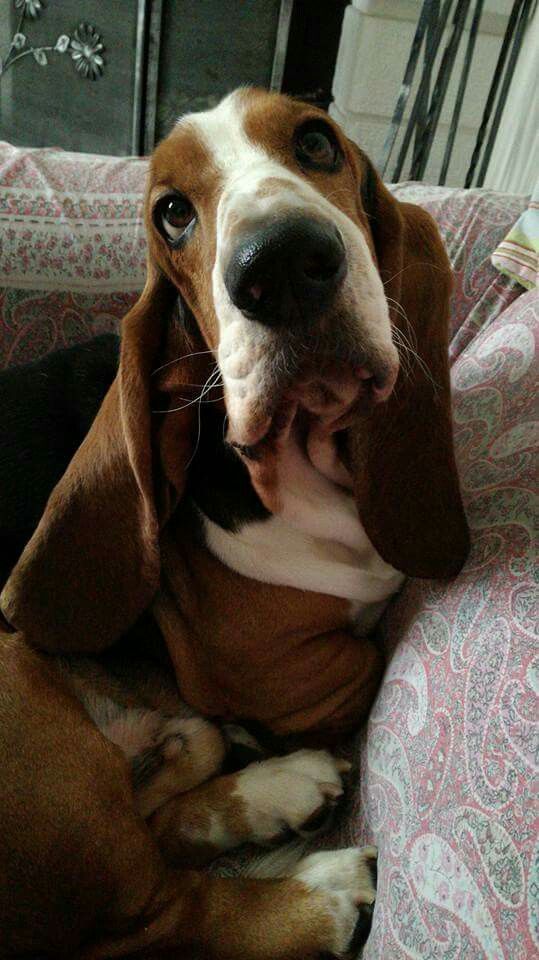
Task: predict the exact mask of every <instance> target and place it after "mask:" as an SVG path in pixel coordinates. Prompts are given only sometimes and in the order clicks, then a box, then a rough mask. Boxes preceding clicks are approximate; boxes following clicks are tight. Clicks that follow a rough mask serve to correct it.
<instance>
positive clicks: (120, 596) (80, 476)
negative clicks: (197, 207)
mask: <svg viewBox="0 0 539 960" xmlns="http://www.w3.org/2000/svg"><path fill="white" fill-rule="evenodd" d="M177 301H178V291H177V289H176V288H175V286H174V285H173V284H172V283H171V282H170V280H168V279H167V277H166V276H165V275H164V274H163V273H162V272H161V271H160V270H159V268H158V266H157V265H156V264H155V263H153V262H152V260H151V259H150V262H149V264H148V278H147V282H146V286H145V289H144V291H143V293H142V295H141V297H140V299H139V300H138V302H137V303H136V304H135V306H134V307H133V308H132V309H131V310H130V312H129V314H128V315H127V316H126V317H125V319H124V322H123V329H122V345H121V355H120V366H119V370H118V374H117V376H116V379H115V380H114V382H113V384H112V386H111V387H110V389H109V392H108V393H107V395H106V397H105V399H104V401H103V404H102V406H101V408H100V410H99V412H98V414H97V417H96V419H95V420H94V423H93V425H92V427H91V429H90V431H89V433H88V435H87V436H86V438H85V440H84V441H83V443H82V444H81V446H80V447H79V449H78V451H77V453H76V454H75V456H74V458H73V460H72V461H71V463H70V465H69V467H68V468H67V471H66V472H65V474H64V476H63V477H62V479H61V480H60V482H59V483H58V484H57V486H56V487H55V489H54V490H53V492H52V494H51V496H50V498H49V501H48V503H47V506H46V508H45V512H44V514H43V517H42V518H41V521H40V524H39V526H38V528H37V530H36V531H35V533H34V535H33V537H32V539H31V540H30V542H29V543H28V544H27V545H26V548H25V550H24V553H23V555H22V557H21V558H20V560H19V562H18V564H17V565H16V567H15V569H14V570H13V572H12V574H11V576H10V578H9V580H8V582H7V584H6V586H5V588H4V590H3V592H2V595H1V597H0V604H1V606H2V610H3V612H4V614H5V618H6V620H7V621H8V622H9V623H10V624H11V625H12V626H13V627H14V628H15V629H17V630H21V631H22V632H23V633H24V635H25V638H26V639H27V640H28V641H29V642H30V643H32V644H34V645H35V646H37V647H39V648H41V649H45V650H48V651H50V652H78V653H89V652H96V651H98V650H103V649H105V648H106V647H107V646H110V644H111V643H113V642H114V641H115V640H117V639H119V637H120V635H121V634H122V633H123V632H125V631H126V630H127V629H128V628H129V627H131V626H132V625H133V623H134V622H135V621H136V619H137V618H138V617H139V616H140V614H141V613H142V612H143V611H144V610H145V609H146V608H147V607H148V605H149V604H150V602H151V600H152V598H153V595H154V594H155V592H156V591H157V588H158V585H159V577H160V554H159V531H160V528H162V526H163V525H164V524H165V523H166V521H167V519H168V518H169V517H170V515H171V513H172V511H173V510H174V508H175V506H176V505H177V503H178V502H179V500H180V498H181V496H182V494H183V491H184V488H185V485H186V482H187V470H188V467H189V464H190V462H191V460H192V457H193V452H194V445H196V435H197V406H196V399H197V397H198V395H199V394H200V389H201V388H200V387H199V386H198V384H200V385H202V384H204V383H205V382H207V380H208V373H209V372H211V371H212V369H213V367H214V364H213V358H212V355H211V354H210V351H209V350H208V348H207V344H205V343H204V341H203V340H202V337H201V335H200V333H199V332H198V328H197V326H196V324H195V323H194V322H193V323H191V322H190V314H189V311H188V310H187V309H186V308H185V311H184V314H185V315H183V316H182V317H180V318H179V319H178V318H177V317H176V316H175V309H176V304H177ZM210 357H211V359H210Z"/></svg>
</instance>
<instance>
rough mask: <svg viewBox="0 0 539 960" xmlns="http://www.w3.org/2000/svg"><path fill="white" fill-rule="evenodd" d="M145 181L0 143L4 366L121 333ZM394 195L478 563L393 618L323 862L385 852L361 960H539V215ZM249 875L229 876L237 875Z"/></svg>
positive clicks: (444, 194)
mask: <svg viewBox="0 0 539 960" xmlns="http://www.w3.org/2000/svg"><path fill="white" fill-rule="evenodd" d="M145 170H146V165H145V162H144V161H141V160H137V159H116V158H105V157H86V156H83V155H79V154H64V153H61V152H58V151H38V150H35V151H34V150H33V151H27V150H26V151H24V150H18V149H16V148H13V147H9V146H8V145H6V144H0V183H1V184H2V190H1V198H0V220H1V221H2V223H1V227H0V365H2V366H7V365H10V364H13V363H20V362H23V361H25V360H28V359H32V358H34V357H36V356H39V355H41V354H43V353H45V352H47V351H49V350H53V349H55V348H57V347H59V346H64V345H68V344H70V343H74V342H77V341H80V340H84V339H87V338H89V337H91V336H93V335H94V334H96V333H98V332H103V331H106V330H111V329H115V328H116V327H117V324H118V321H119V319H120V318H121V317H122V315H123V314H124V313H125V311H126V310H127V309H128V307H129V306H130V305H131V304H132V303H133V301H134V299H135V298H136V295H137V291H138V290H139V289H140V288H141V286H142V282H143V276H144V257H145V248H144V238H143V235H142V230H141V204H142V189H143V182H144V176H145ZM392 189H394V191H395V193H396V195H397V196H398V197H399V199H401V200H410V201H412V202H415V203H420V204H421V205H422V206H425V207H426V208H427V209H428V210H429V211H430V212H431V213H432V214H433V216H434V217H435V219H436V220H437V221H438V224H439V226H440V229H441V232H442V235H443V237H444V240H445V243H446V246H447V249H448V252H449V256H450V259H451V262H452V264H453V267H454V270H455V292H454V297H453V309H452V333H453V337H452V342H451V358H452V360H453V389H454V410H455V430H456V445H457V454H458V460H459V464H460V471H461V477H462V486H463V493H464V497H465V503H466V508H467V512H468V517H469V521H470V525H471V530H472V539H473V547H472V552H471V555H470V558H469V560H468V563H467V565H466V567H465V569H464V570H463V572H462V573H461V574H460V576H459V577H458V578H457V579H456V580H455V581H453V582H451V583H441V582H428V581H419V580H416V581H409V582H408V583H407V584H406V585H405V587H404V589H403V590H402V592H401V594H400V596H399V597H398V598H397V600H396V601H395V603H394V604H393V605H392V607H391V609H390V610H389V612H388V615H387V616H386V618H385V621H384V623H383V627H382V630H381V634H382V636H381V642H384V643H385V646H386V649H387V654H388V666H387V671H386V675H385V678H384V682H383V685H382V688H381V690H380V693H379V696H378V698H377V701H376V703H375V706H374V709H373V711H372V715H371V717H370V720H369V724H368V728H367V729H366V730H364V731H363V732H362V733H361V735H360V736H359V737H358V740H357V742H356V743H354V744H353V745H348V746H344V747H343V749H347V750H348V752H349V753H350V755H351V756H353V758H354V760H355V761H356V767H355V777H354V778H353V780H352V789H351V791H350V792H349V795H348V800H347V805H346V807H345V809H344V810H343V811H342V815H341V817H340V820H339V823H338V825H337V826H336V828H335V829H334V831H333V832H332V834H331V835H330V836H326V837H325V838H324V840H323V845H324V846H334V845H336V844H343V845H344V844H350V843H360V842H375V843H376V844H377V845H378V847H379V856H380V863H379V872H378V878H379V880H378V882H379V891H378V899H377V903H376V909H375V912H374V922H373V930H372V933H371V936H370V938H369V941H368V944H367V946H366V948H365V951H364V956H365V958H366V960H404V958H413V960H420V958H421V960H425V958H428V960H502V958H503V960H530V958H531V957H533V956H536V955H537V951H538V950H539V872H538V871H539V840H538V837H537V826H538V821H537V814H538V810H539V807H538V804H537V794H536V792H535V793H534V790H535V791H537V784H538V782H539V780H538V777H537V768H538V765H539V732H538V729H537V727H538V718H539V709H538V703H537V700H538V696H539V654H538V648H537V636H536V634H537V627H538V623H539V595H538V590H537V583H536V579H535V578H536V576H537V562H536V557H535V556H534V549H535V547H536V539H537V512H538V507H537V492H536V489H534V482H535V486H536V475H537V461H536V460H534V447H535V445H536V444H537V442H538V434H539V429H538V421H539V412H538V410H537V407H536V405H535V406H534V398H535V395H536V393H535V391H536V379H537V363H536V359H535V357H536V348H537V347H536V344H537V338H538V327H539V325H538V320H539V303H538V296H537V294H536V293H525V294H523V293H522V288H521V287H520V286H519V285H518V284H517V283H515V282H514V281H512V280H511V279H510V278H509V277H506V276H503V275H501V274H500V273H499V272H498V271H496V270H495V269H494V267H493V266H492V264H491V262H490V255H491V253H492V251H493V250H494V249H495V248H496V246H497V245H498V243H499V242H500V241H501V240H502V239H503V237H504V236H505V235H506V233H507V232H508V230H509V229H510V228H511V226H512V225H513V224H514V222H515V221H516V220H517V218H518V217H519V215H520V214H521V213H522V211H523V210H524V209H525V208H526V206H527V200H526V198H524V197H508V196H503V195H501V194H495V193H492V192H491V191H488V190H471V191H464V190H455V189H450V188H445V187H429V186H426V185H423V184H415V183H412V184H398V185H395V186H394V187H393V188H392ZM534 777H535V779H534ZM258 855H259V854H258ZM253 856H255V857H256V856H257V854H254V853H253V852H252V851H242V852H241V853H240V854H239V855H237V856H235V857H233V858H232V857H231V858H227V859H226V860H224V861H222V862H221V863H220V864H219V866H218V869H220V871H221V872H225V873H238V872H241V871H242V870H243V869H244V868H245V867H246V864H247V863H249V861H250V860H252V857H253Z"/></svg>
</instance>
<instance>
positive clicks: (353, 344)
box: [148, 90, 398, 450]
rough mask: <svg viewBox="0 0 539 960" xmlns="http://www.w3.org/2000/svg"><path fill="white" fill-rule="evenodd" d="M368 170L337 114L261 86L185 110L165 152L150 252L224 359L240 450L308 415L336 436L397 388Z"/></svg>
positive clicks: (155, 168) (154, 195)
mask: <svg viewBox="0 0 539 960" xmlns="http://www.w3.org/2000/svg"><path fill="white" fill-rule="evenodd" d="M367 178H368V167H367V164H366V162H364V161H363V159H362V157H361V155H360V153H359V152H358V151H357V149H356V148H354V147H353V146H352V145H351V144H350V143H349V141H347V139H346V138H345V137H344V136H343V134H342V132H341V131H340V130H339V128H338V127H337V125H336V124H335V123H333V122H332V120H331V119H330V118H328V117H327V116H326V114H324V113H323V112H322V111H320V110H317V109H314V108H312V107H310V106H307V105H305V104H301V103H298V102H295V101H292V100H290V99H289V98H287V97H284V96H280V95H276V94H268V93H265V92H262V91H258V90H240V91H237V92H236V93H234V94H232V95H231V96H229V97H228V98H227V99H225V100H224V101H223V102H222V103H221V104H220V105H219V106H218V107H216V108H215V109H214V110H211V111H208V112H206V113H200V114H192V115H188V116H186V117H185V118H183V119H182V120H180V121H179V123H178V124H177V125H176V127H175V128H174V130H173V132H172V133H171V134H170V135H169V137H168V138H167V139H166V140H165V141H164V142H163V143H162V144H161V145H160V146H159V147H158V148H157V150H156V152H155V154H154V157H153V160H152V166H151V175H150V188H149V194H148V226H149V231H150V235H151V246H152V248H153V251H154V254H155V257H156V259H157V261H158V263H159V265H160V266H161V268H162V269H163V270H164V272H165V273H166V274H167V275H168V276H169V277H170V278H171V279H172V280H173V281H174V283H175V285H176V286H177V288H178V289H179V290H180V292H181V294H182V296H183V297H184V299H185V300H186V301H187V303H188V305H189V307H190V309H191V311H192V312H193V314H194V315H195V317H196V319H197V322H198V325H199V327H200V329H201V331H202V333H203V335H204V337H205V339H206V341H207V343H208V345H209V346H210V347H211V348H212V350H213V351H214V353H215V356H216V358H217V361H218V364H219V367H220V370H221V374H222V379H223V383H224V391H225V402H226V409H227V414H228V424H229V428H228V429H229V433H228V436H229V439H230V440H231V441H233V442H234V443H236V444H238V445H240V446H242V447H246V448H251V450H253V449H254V448H256V445H257V444H259V443H260V442H262V441H263V440H264V439H265V438H267V436H268V435H269V434H270V432H271V431H272V430H273V431H275V429H281V430H282V429H283V426H284V424H285V423H288V424H289V425H290V423H291V422H292V420H293V419H294V417H295V416H296V414H298V413H299V418H298V419H301V417H303V418H304V419H305V418H307V419H308V418H310V417H314V418H316V419H317V421H318V423H319V424H320V423H323V424H324V426H325V429H326V430H327V432H328V433H331V432H333V431H334V430H337V429H341V428H342V427H343V426H346V423H347V415H348V414H349V412H350V411H351V410H352V408H353V407H354V406H355V405H356V403H357V402H358V400H360V399H363V400H364V401H369V402H371V403H376V402H380V401H384V400H385V399H387V397H388V396H389V395H390V394H391V391H392V389H393V386H394V384H395V380H396V377H397V373H398V353H397V350H396V348H395V346H394V344H393V341H392V329H391V322H390V316H389V310H388V303H387V300H386V297H385V295H384V287H383V284H382V281H381V279H380V276H379V273H378V268H377V264H376V256H375V251H374V245H373V241H372V237H371V232H370V229H369V220H368V211H367V210H365V209H364V204H363V201H362V196H363V195H364V194H365V188H366V181H367Z"/></svg>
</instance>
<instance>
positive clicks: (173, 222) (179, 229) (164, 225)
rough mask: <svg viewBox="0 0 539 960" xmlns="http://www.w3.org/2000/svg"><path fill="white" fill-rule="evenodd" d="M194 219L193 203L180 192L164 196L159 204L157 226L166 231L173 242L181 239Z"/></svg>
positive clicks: (167, 236) (166, 234)
mask: <svg viewBox="0 0 539 960" xmlns="http://www.w3.org/2000/svg"><path fill="white" fill-rule="evenodd" d="M194 219H195V210H194V207H193V205H192V203H190V202H189V200H188V199H187V197H183V196H182V195H181V194H179V193H174V194H170V195H169V196H168V197H163V199H162V200H160V201H159V203H158V205H157V209H156V216H155V221H156V226H157V227H158V229H160V230H161V232H164V234H165V237H166V239H168V240H169V241H170V242H171V243H172V244H174V243H177V241H178V240H180V238H181V237H182V236H183V234H184V233H185V231H186V230H187V227H188V226H189V224H191V223H192V222H193V220H194Z"/></svg>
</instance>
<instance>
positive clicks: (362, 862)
mask: <svg viewBox="0 0 539 960" xmlns="http://www.w3.org/2000/svg"><path fill="white" fill-rule="evenodd" d="M376 856H377V853H376V848H375V847H363V848H361V849H357V848H355V847H349V848H347V849H344V850H331V851H327V852H326V851H323V852H320V853H313V854H310V855H309V856H307V857H304V859H303V860H301V861H300V862H299V864H298V865H297V866H296V868H295V870H294V872H293V874H292V875H293V876H294V877H295V878H296V879H298V880H301V881H302V883H304V884H305V885H306V886H307V887H309V888H310V889H312V890H316V891H324V892H327V894H328V898H327V907H326V909H327V910H328V912H329V914H330V916H331V917H332V919H333V921H334V924H333V925H334V941H333V943H332V944H329V945H328V946H329V952H330V953H333V954H334V955H335V956H336V957H344V956H348V955H349V954H350V953H351V952H357V950H359V949H360V947H362V946H363V944H364V943H365V941H366V940H367V937H368V935H369V932H370V928H371V923H372V914H373V909H374V901H375V899H376V876H377V871H376Z"/></svg>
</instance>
